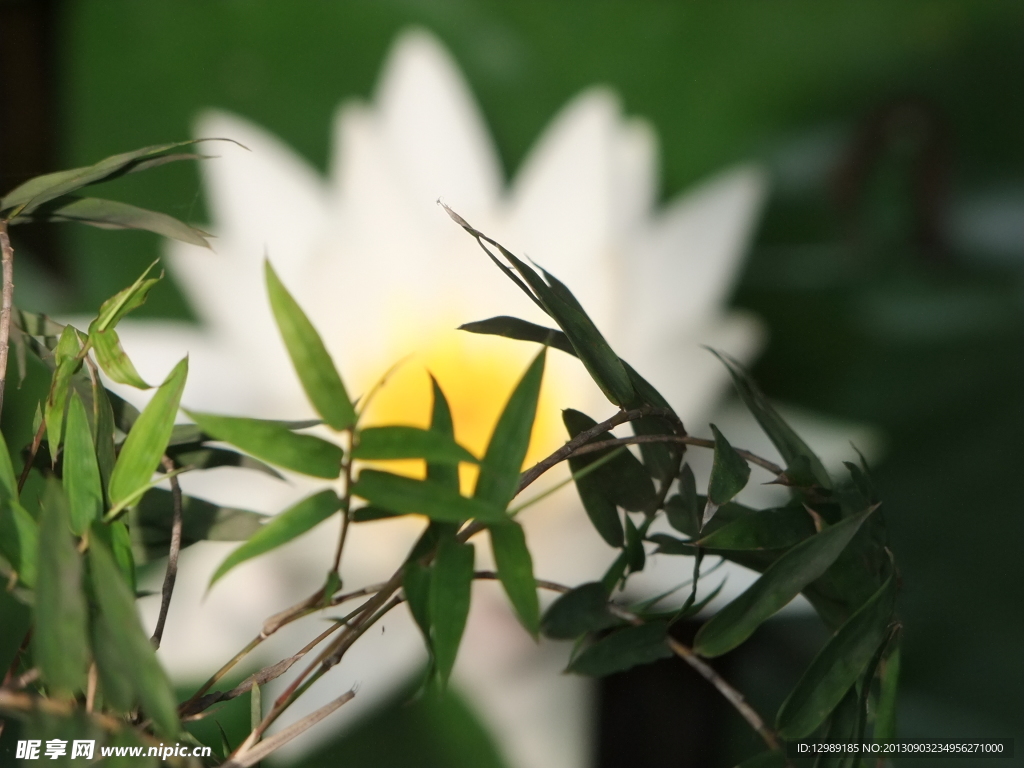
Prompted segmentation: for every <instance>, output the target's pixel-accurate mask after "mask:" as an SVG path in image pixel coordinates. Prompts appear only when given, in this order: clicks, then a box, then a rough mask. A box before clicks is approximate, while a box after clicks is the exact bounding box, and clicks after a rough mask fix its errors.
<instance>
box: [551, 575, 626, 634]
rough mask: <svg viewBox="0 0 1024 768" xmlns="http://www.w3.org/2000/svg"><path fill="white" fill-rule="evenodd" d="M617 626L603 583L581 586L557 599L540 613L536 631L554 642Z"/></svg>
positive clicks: (617, 621)
mask: <svg viewBox="0 0 1024 768" xmlns="http://www.w3.org/2000/svg"><path fill="white" fill-rule="evenodd" d="M619 623H621V620H620V619H617V618H616V617H615V616H613V615H612V614H611V612H610V611H609V610H608V592H607V590H606V589H605V586H604V584H602V583H601V582H599V581H592V582H590V583H588V584H581V585H580V586H578V587H576V588H575V589H573V590H571V591H569V592H566V593H565V594H564V595H562V596H560V597H559V598H558V599H557V600H555V602H553V603H552V604H551V607H550V608H548V609H547V611H545V612H544V619H543V620H542V621H541V624H540V628H541V631H542V632H543V633H544V634H545V636H547V637H550V638H552V639H554V640H572V639H573V638H575V637H579V636H580V635H583V634H586V633H587V632H599V631H600V630H602V629H607V628H608V627H614V626H615V625H616V624H619Z"/></svg>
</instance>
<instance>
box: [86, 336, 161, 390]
mask: <svg viewBox="0 0 1024 768" xmlns="http://www.w3.org/2000/svg"><path fill="white" fill-rule="evenodd" d="M89 340H90V341H91V342H92V349H93V352H94V353H95V354H96V362H98V363H99V364H100V368H102V369H103V372H104V373H105V374H107V376H109V377H110V378H111V379H113V380H114V381H116V382H118V383H119V384H127V385H128V386H130V387H135V388H136V389H150V385H149V384H147V383H146V381H145V379H143V378H142V377H141V376H140V375H139V372H138V371H137V370H135V364H134V363H132V361H131V360H130V359H129V357H128V355H127V354H125V351H124V349H122V347H121V340H120V339H119V338H118V336H117V331H115V330H114V329H113V328H108V329H107V330H105V331H96V332H95V333H93V334H91V335H90V336H89Z"/></svg>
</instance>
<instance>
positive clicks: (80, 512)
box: [64, 392, 103, 536]
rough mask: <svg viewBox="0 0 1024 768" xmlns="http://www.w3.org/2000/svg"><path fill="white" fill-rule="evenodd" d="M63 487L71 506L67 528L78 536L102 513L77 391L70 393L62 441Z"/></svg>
mask: <svg viewBox="0 0 1024 768" xmlns="http://www.w3.org/2000/svg"><path fill="white" fill-rule="evenodd" d="M64 488H65V489H66V491H67V495H68V501H69V502H70V505H71V506H70V510H71V518H70V525H71V530H72V531H73V532H74V533H75V535H77V536H81V535H82V534H83V533H85V532H86V531H87V530H88V529H89V526H90V525H92V523H93V521H94V520H98V519H99V518H100V517H101V516H102V514H103V485H102V481H101V480H100V468H99V464H98V463H97V461H96V448H95V445H94V444H93V441H92V432H91V431H90V430H89V418H88V416H87V415H86V413H85V406H84V405H83V404H82V398H80V397H79V396H78V393H77V392H75V393H72V395H71V403H70V404H69V405H68V423H67V432H66V436H65V440H64Z"/></svg>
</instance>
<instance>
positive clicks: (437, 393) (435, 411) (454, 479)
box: [364, 376, 475, 525]
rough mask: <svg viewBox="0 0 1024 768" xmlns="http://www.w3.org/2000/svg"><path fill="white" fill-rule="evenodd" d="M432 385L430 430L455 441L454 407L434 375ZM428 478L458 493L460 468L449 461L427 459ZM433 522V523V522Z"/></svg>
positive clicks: (431, 379)
mask: <svg viewBox="0 0 1024 768" xmlns="http://www.w3.org/2000/svg"><path fill="white" fill-rule="evenodd" d="M430 386H431V390H432V392H433V396H434V402H433V406H432V407H431V414H430V431H431V432H433V433H435V434H438V435H440V436H441V437H443V438H445V439H447V440H450V441H452V442H453V443H454V442H455V425H454V423H453V422H452V409H451V408H450V407H449V406H448V398H446V397H445V396H444V392H443V391H442V390H441V385H440V384H438V383H437V379H435V378H434V377H433V376H431V377H430ZM364 431H365V430H364ZM474 460H475V459H474ZM427 480H430V481H431V482H434V483H440V484H441V485H445V486H447V487H448V488H450V489H451V490H453V491H455V492H456V493H458V491H459V468H458V467H457V466H453V465H452V464H449V463H443V462H436V461H427ZM431 524H432V525H433V523H431Z"/></svg>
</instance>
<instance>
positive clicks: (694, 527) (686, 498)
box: [665, 464, 702, 536]
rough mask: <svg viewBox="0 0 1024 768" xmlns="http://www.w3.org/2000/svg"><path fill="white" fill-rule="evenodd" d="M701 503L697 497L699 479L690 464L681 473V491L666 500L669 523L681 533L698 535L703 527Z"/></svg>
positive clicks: (666, 514) (684, 466)
mask: <svg viewBox="0 0 1024 768" xmlns="http://www.w3.org/2000/svg"><path fill="white" fill-rule="evenodd" d="M701 506H702V505H701V504H700V501H699V500H698V498H697V481H696V479H695V478H694V476H693V470H692V469H690V465H689V464H685V465H683V469H682V471H681V472H680V473H679V493H677V494H676V495H675V496H672V497H671V498H669V500H668V501H666V502H665V516H666V517H667V518H668V523H669V525H671V526H672V527H673V528H675V529H676V530H677V531H679V532H680V533H685V534H686V535H687V536H698V535H699V534H700V527H701Z"/></svg>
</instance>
